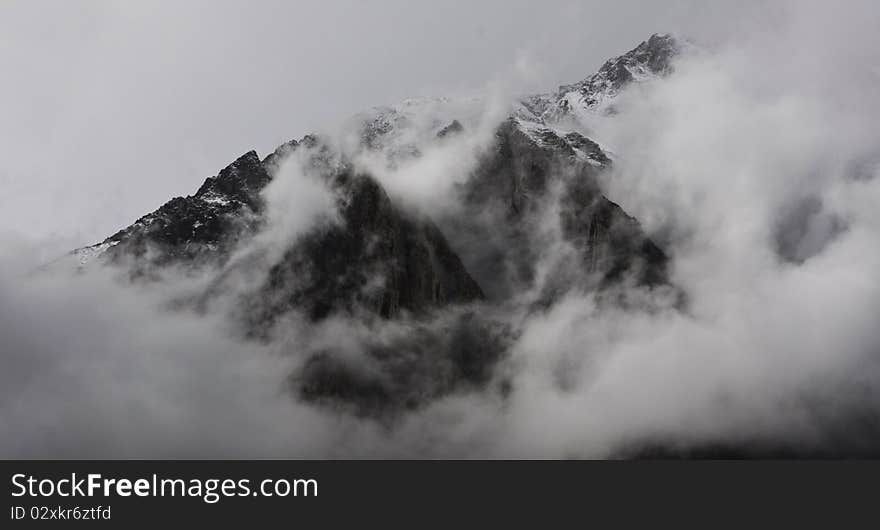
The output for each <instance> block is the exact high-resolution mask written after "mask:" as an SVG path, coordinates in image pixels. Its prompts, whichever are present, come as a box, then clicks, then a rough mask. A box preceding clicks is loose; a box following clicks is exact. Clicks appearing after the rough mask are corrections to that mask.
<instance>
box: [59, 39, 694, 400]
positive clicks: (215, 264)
mask: <svg viewBox="0 0 880 530" xmlns="http://www.w3.org/2000/svg"><path fill="white" fill-rule="evenodd" d="M677 50H678V47H677V44H676V43H675V41H674V40H673V39H672V38H671V37H668V36H656V35H655V36H652V37H651V38H650V39H649V40H648V41H646V42H644V43H642V44H641V45H639V47H637V48H636V49H634V50H632V51H631V52H629V53H627V54H625V55H623V56H621V57H618V58H615V59H612V60H611V61H608V62H607V63H606V64H605V65H604V66H603V67H602V69H601V70H600V71H599V72H597V73H596V74H594V75H592V76H590V77H588V78H587V79H585V80H584V81H582V82H580V83H575V84H573V85H567V86H563V87H561V88H560V89H559V91H557V92H556V93H555V94H550V95H539V96H533V97H531V98H526V99H525V100H523V101H522V102H521V104H518V105H516V106H515V107H514V108H512V109H511V113H510V114H509V116H508V117H507V118H506V119H503V120H502V121H501V122H500V123H497V124H496V125H495V127H494V133H493V134H492V136H491V138H490V140H489V142H488V144H487V145H486V146H485V147H484V148H483V149H482V150H481V151H480V154H479V156H478V157H477V160H476V163H475V165H474V166H473V167H471V168H470V169H469V170H467V174H466V175H449V178H450V179H452V180H454V181H457V182H460V184H459V185H458V186H457V187H456V194H455V196H456V199H455V202H456V206H455V208H453V209H452V210H450V211H449V212H450V213H447V214H442V213H441V214H438V216H437V218H436V219H434V220H431V219H428V218H426V216H424V215H423V214H422V213H420V212H418V211H416V210H414V208H413V207H412V206H411V205H407V204H403V203H401V202H400V201H399V200H398V199H397V198H392V197H390V196H389V194H388V193H387V192H386V190H385V189H384V187H383V186H382V184H381V183H380V182H379V181H378V180H377V179H376V178H375V177H374V176H373V175H371V174H370V173H369V171H367V170H365V169H364V168H363V167H361V166H359V165H358V164H357V163H356V159H357V157H358V156H360V154H362V153H364V152H370V153H381V154H383V155H384V156H385V160H386V161H387V164H388V169H389V170H390V171H393V170H395V168H397V167H399V166H401V165H405V164H407V163H409V162H411V161H413V160H418V159H419V158H420V157H422V156H423V152H425V151H426V150H430V149H434V148H435V147H436V146H449V145H456V144H454V142H456V141H459V140H461V139H462V138H464V139H466V138H468V135H472V134H474V131H473V127H474V125H473V122H468V121H467V120H466V118H465V115H464V114H462V112H461V109H465V108H473V107H476V108H479V107H480V105H481V104H482V103H481V101H480V100H474V99H472V100H468V101H465V102H464V103H463V104H459V103H457V102H453V101H452V100H448V99H445V98H439V99H433V100H407V101H405V102H403V103H401V104H399V105H395V106H392V107H386V108H382V109H378V110H376V111H373V112H372V113H369V114H366V115H362V116H360V117H359V118H358V119H359V120H360V125H359V126H358V127H359V128H358V129H357V131H358V134H357V135H356V136H357V138H356V142H357V146H356V149H355V151H354V152H351V151H346V150H345V149H341V148H339V147H335V144H333V142H330V141H327V139H322V138H319V137H317V136H313V135H309V136H306V137H304V138H302V139H301V140H298V141H297V140H292V141H290V142H287V143H285V144H282V145H281V146H279V147H278V148H277V149H276V150H275V151H274V152H273V153H271V154H269V155H268V156H267V157H266V158H265V159H263V160H260V159H259V157H258V156H257V154H256V152H254V151H250V152H248V153H246V154H245V155H243V156H241V157H239V158H238V159H237V160H235V161H234V162H233V163H232V164H230V165H229V166H228V167H226V168H224V169H223V170H222V171H220V172H219V173H218V174H217V175H216V176H214V177H210V178H208V179H207V180H206V181H205V182H204V184H202V186H201V187H200V188H199V189H198V190H197V191H196V193H195V194H194V195H192V196H189V197H178V198H175V199H172V200H171V201H169V202H168V203H166V204H165V205H163V206H161V207H160V208H159V209H157V210H156V211H154V212H152V213H150V214H147V215H145V216H144V217H142V218H140V219H139V220H137V221H136V222H135V223H134V224H132V225H131V226H129V227H127V228H125V229H123V230H121V231H119V232H117V233H116V234H114V235H112V236H110V237H108V238H107V239H106V240H104V241H103V242H101V243H100V244H98V245H94V246H92V247H86V248H84V249H78V250H76V251H74V254H75V255H76V256H77V257H78V258H79V260H80V262H81V263H83V264H86V263H87V262H89V261H93V260H95V259H96V257H97V259H98V260H99V261H100V262H102V263H106V264H111V265H115V266H120V267H123V268H124V269H125V270H128V271H129V272H130V274H131V276H132V277H133V278H138V279H147V280H155V279H159V278H160V277H161V274H157V272H161V271H162V270H164V268H166V267H169V266H174V267H178V268H182V269H184V270H200V271H205V270H207V271H209V274H213V275H214V276H215V279H214V281H212V282H209V286H208V288H207V289H206V291H205V293H204V294H203V295H202V296H200V297H198V299H199V302H198V306H199V307H205V306H206V305H207V304H210V303H211V301H212V300H214V299H217V298H219V297H222V296H227V297H228V296H229V294H228V293H235V298H234V304H233V305H234V306H235V307H237V309H236V310H235V311H234V312H233V314H234V315H235V318H236V319H237V321H238V322H239V323H243V324H244V329H245V330H246V335H247V336H249V337H251V338H252V339H257V340H267V339H268V338H269V337H271V335H272V332H273V329H275V328H276V327H277V326H279V325H282V324H281V323H282V322H283V321H284V320H283V318H282V317H285V316H287V315H291V314H296V315H301V316H303V317H304V318H305V319H307V320H308V321H310V322H312V323H316V324H318V323H321V322H323V321H326V320H332V319H334V318H353V319H355V320H354V321H353V323H357V325H361V324H363V325H367V326H373V325H375V324H374V322H375V320H376V319H378V320H379V321H383V320H384V321H393V322H395V324H394V325H395V326H397V327H395V328H394V329H397V330H398V332H395V334H392V335H393V336H392V337H391V338H389V337H384V336H383V337H376V338H370V339H365V340H363V341H362V342H361V343H360V345H359V346H358V349H359V351H358V353H357V356H358V357H359V358H361V359H368V364H371V365H373V368H371V369H369V370H366V371H365V370H364V369H363V367H362V366H361V367H358V366H356V365H357V363H355V364H352V363H351V361H350V358H351V352H345V351H341V350H340V351H337V350H336V349H334V348H326V347H318V348H316V349H307V351H305V352H300V354H302V355H305V356H306V357H307V359H308V360H307V362H305V364H304V365H303V368H302V370H301V371H300V372H299V373H297V374H294V377H293V378H292V381H293V382H294V383H295V385H296V388H297V389H298V390H297V391H298V392H299V393H300V395H301V396H302V397H304V398H306V399H310V400H313V401H316V402H322V403H347V404H349V405H352V406H353V410H355V411H356V412H357V413H359V414H384V413H385V412H386V411H388V410H401V408H403V409H408V408H413V407H418V406H421V405H423V404H424V403H426V402H427V401H429V400H431V399H434V398H436V397H439V396H442V395H444V394H447V393H450V392H454V391H458V390H460V389H462V388H472V387H473V386H474V385H476V386H485V385H489V384H494V383H499V384H500V382H499V381H498V380H496V379H497V377H496V376H495V375H494V372H493V366H494V365H495V364H496V363H497V362H499V361H500V360H501V359H503V358H504V355H505V351H506V350H505V348H506V344H508V343H509V338H510V337H511V336H513V335H515V334H516V333H517V331H516V330H515V329H513V330H512V329H510V328H509V327H508V326H507V325H505V324H502V323H501V322H499V321H497V320H496V319H495V317H494V316H489V315H492V314H493V313H494V312H498V311H503V310H504V309H502V308H504V307H508V306H509V304H511V303H513V304H522V303H525V304H526V306H525V307H526V310H527V311H533V310H540V308H542V307H547V306H549V305H552V304H553V303H555V301H556V300H557V299H558V298H559V297H561V296H563V295H564V294H565V293H566V292H567V291H570V290H579V291H589V290H596V289H599V290H601V289H605V288H607V287H611V286H614V285H617V284H619V283H621V282H625V283H627V284H632V285H636V286H640V287H641V288H653V287H655V286H658V285H663V284H665V283H666V281H667V280H666V272H665V269H666V262H667V258H666V256H665V255H664V253H663V251H662V250H661V249H659V248H658V247H657V246H656V245H654V243H653V242H652V241H651V240H650V238H649V237H648V236H647V235H646V234H645V233H644V231H643V230H642V228H641V226H640V225H639V223H638V221H637V220H635V219H634V218H632V217H631V216H629V215H627V214H626V212H624V211H623V209H622V208H620V206H619V205H617V204H615V203H614V202H612V201H610V200H608V199H607V198H606V197H605V196H604V195H603V194H602V191H601V187H600V185H599V181H598V179H597V177H598V176H599V174H600V173H601V172H603V171H605V170H607V168H609V167H610V166H611V164H612V160H611V158H610V157H609V156H608V154H607V153H605V152H604V151H603V149H602V148H601V146H600V145H599V144H597V143H596V142H594V141H592V140H590V139H589V138H587V137H585V136H584V135H583V134H582V133H581V132H578V131H577V130H576V128H572V127H571V126H570V125H571V123H568V124H566V123H563V122H565V121H566V120H568V119H569V118H571V119H572V120H576V119H577V117H578V115H580V114H582V113H584V112H595V111H597V109H604V111H607V110H608V109H610V108H611V106H610V105H611V103H612V102H613V100H614V97H615V96H616V95H617V94H618V93H619V92H620V91H621V90H623V89H625V87H626V86H627V85H629V84H631V83H633V82H638V81H641V80H645V79H648V78H650V77H652V76H660V75H665V74H666V73H668V72H669V71H670V69H671V61H672V60H673V58H674V56H675V54H676V53H677ZM426 109H429V110H430V112H426ZM449 109H452V111H451V112H450V111H449ZM289 161H293V162H294V163H300V164H302V167H301V169H302V170H303V171H304V172H306V173H308V174H310V175H312V176H313V177H315V178H317V179H319V181H320V182H321V183H322V185H323V186H325V187H326V189H327V190H328V192H329V193H330V194H331V195H332V197H333V201H334V205H335V206H334V209H335V213H336V215H335V216H334V218H333V219H332V220H329V221H328V220H324V221H322V222H318V223H316V224H315V226H313V227H311V228H309V229H308V230H307V231H306V232H305V233H303V234H300V235H298V236H296V237H293V238H291V239H289V240H281V241H275V242H274V243H273V244H274V245H276V246H278V248H277V249H275V250H277V252H265V249H262V250H260V249H255V248H252V243H253V242H254V241H256V240H258V236H259V234H260V233H261V232H262V231H263V229H264V228H265V227H266V226H267V224H269V223H270V222H271V219H269V218H268V217H267V216H268V213H267V207H266V200H265V199H266V197H265V195H266V193H267V189H268V187H269V185H270V184H271V183H272V182H273V181H274V180H275V179H278V178H287V177H285V176H283V170H282V168H283V167H284V165H285V164H286V163H288V162H289ZM266 256H272V257H271V258H268V257H266ZM266 260H268V262H267V261H266ZM242 279H244V280H245V281H241V280H242ZM242 285H244V286H246V287H242ZM474 304H482V305H477V306H474ZM475 307H476V308H477V309H475ZM502 320H503V319H502ZM401 330H402V331H401ZM456 337H457V338H456ZM343 349H344V348H343ZM346 359H349V360H346ZM501 386H503V385H501Z"/></svg>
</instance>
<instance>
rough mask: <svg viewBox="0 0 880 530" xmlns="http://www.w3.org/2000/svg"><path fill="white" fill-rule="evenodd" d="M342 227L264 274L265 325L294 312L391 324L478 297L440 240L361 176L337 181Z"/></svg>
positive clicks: (327, 230)
mask: <svg viewBox="0 0 880 530" xmlns="http://www.w3.org/2000/svg"><path fill="white" fill-rule="evenodd" d="M335 187H336V188H337V191H338V193H339V208H340V213H341V217H342V222H341V223H338V224H337V223H332V224H329V225H326V226H322V227H320V228H318V229H316V230H314V231H312V232H311V233H309V234H307V235H306V236H305V237H304V238H303V239H302V240H301V241H300V242H298V244H296V245H295V246H293V247H292V248H291V249H290V250H289V251H288V252H287V254H286V255H285V256H284V259H282V260H281V262H280V263H278V264H277V265H275V266H274V267H273V268H272V270H271V271H270V273H269V280H268V283H267V285H266V286H265V288H264V289H263V291H262V292H261V293H260V298H261V299H262V300H263V301H264V308H265V313H264V315H263V318H264V319H271V316H272V315H278V314H282V313H284V312H286V311H288V310H290V309H292V308H300V309H302V310H303V311H304V312H305V313H306V314H307V315H309V317H310V318H312V319H314V320H320V319H322V318H325V317H327V316H329V315H331V314H333V313H337V312H343V313H348V314H351V313H354V312H356V311H357V310H359V309H366V310H367V311H369V312H372V313H375V314H378V315H380V316H382V317H383V318H393V317H397V316H399V315H401V313H403V312H409V313H414V314H424V313H425V312H427V311H429V310H431V309H435V308H439V307H443V306H445V305H448V304H458V303H465V302H471V301H474V300H479V299H482V298H483V292H482V290H481V289H480V287H479V285H477V283H476V282H475V281H474V280H473V279H472V278H471V277H470V275H469V274H468V272H467V271H466V270H465V268H464V266H463V265H462V263H461V260H460V259H459V258H458V256H457V255H456V254H455V252H453V251H452V249H451V248H450V247H449V244H448V243H447V241H446V238H445V237H444V236H443V234H442V233H440V231H439V230H438V229H437V227H436V226H435V225H434V224H433V223H431V222H430V221H429V220H427V219H422V218H420V217H418V216H416V215H412V214H407V213H405V212H403V211H401V210H400V209H399V208H397V207H396V206H395V205H394V204H392V202H391V200H390V199H389V198H388V195H387V194H386V193H385V191H384V190H383V189H382V188H381V186H379V184H378V183H377V182H376V181H375V180H374V179H372V178H371V177H368V176H365V175H351V174H350V173H343V174H341V175H339V176H338V177H336V179H335Z"/></svg>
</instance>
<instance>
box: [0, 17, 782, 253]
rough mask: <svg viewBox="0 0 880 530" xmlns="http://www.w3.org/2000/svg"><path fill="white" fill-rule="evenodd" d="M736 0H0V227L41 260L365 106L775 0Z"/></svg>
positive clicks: (544, 80)
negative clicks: (241, 159)
mask: <svg viewBox="0 0 880 530" xmlns="http://www.w3.org/2000/svg"><path fill="white" fill-rule="evenodd" d="M739 4H741V2H723V3H722V2H717V3H712V2H706V1H702V0H699V1H690V0H680V1H665V2H636V1H615V2H600V1H553V2H546V1H545V2H523V1H518V0H516V1H511V0H503V1H496V0H490V1H479V2H472V1H461V2H458V1H446V2H413V1H408V0H407V1H396V0H383V1H377V2H343V1H332V2H327V1H322V2H311V1H293V2H290V1H283V2H282V1H269V0H266V1H248V2H244V1H233V2H230V1H217V0H212V1H184V2H179V1H166V2H162V1H158V2H153V1H151V2H128V1H126V2H109V1H108V2H104V1H96V0H91V1H86V0H78V1H56V2H50V1H37V0H23V1H15V0H4V1H3V2H0V71H2V72H4V83H2V84H0V236H3V237H4V239H12V240H13V241H18V242H23V243H26V244H27V245H30V246H32V247H33V246H34V245H36V247H38V248H39V249H40V251H41V253H42V254H45V255H46V257H50V256H51V255H52V254H53V253H57V252H59V251H63V250H65V249H66V248H69V246H70V245H74V246H77V245H85V244H90V243H93V242H95V241H98V240H100V239H103V238H104V237H106V236H107V235H109V234H111V233H113V232H115V231H116V230H118V229H119V228H122V227H123V226H126V225H128V224H130V223H131V222H132V221H133V220H134V219H136V218H137V217H139V216H141V215H143V214H145V213H147V212H149V211H152V210H153V209H155V208H156V207H158V206H159V205H161V204H162V203H163V202H165V201H166V200H168V199H169V198H171V197H172V196H175V195H187V194H190V193H193V192H194V191H195V189H196V188H197V187H198V185H199V184H200V183H201V182H202V181H203V179H204V178H206V177H208V176H210V175H213V174H216V172H217V171H219V170H220V169H222V168H223V167H224V166H225V165H227V164H228V163H229V162H230V161H231V160H233V159H235V158H236V157H237V156H238V155H240V154H242V153H244V152H246V151H248V150H250V149H256V150H257V151H258V152H259V153H260V154H261V155H264V154H265V153H266V152H267V151H269V150H271V149H272V148H274V147H275V146H276V145H277V144H279V143H281V142H283V141H286V140H287V139H289V138H293V137H297V138H298V137H300V136H302V135H303V134H305V133H308V132H311V131H315V130H321V129H325V128H330V127H333V126H334V125H335V124H337V123H339V122H340V121H341V120H343V119H345V118H346V117H348V116H350V115H351V114H353V113H356V112H358V111H361V110H364V109H366V108H369V107H372V106H375V105H380V104H384V103H392V102H394V101H397V100H400V99H402V98H405V97H409V96H417V95H443V94H450V93H459V92H472V91H478V90H480V89H481V88H483V87H485V86H486V85H487V83H498V82H503V83H507V84H508V85H509V88H510V89H512V90H515V91H523V92H526V91H539V90H549V89H552V88H554V87H555V86H556V85H558V84H561V83H565V82H573V81H576V80H579V79H581V78H583V77H585V76H586V75H588V74H589V73H591V72H592V71H594V70H595V69H596V68H597V67H598V66H599V65H601V63H602V62H603V61H604V60H605V59H607V58H608V57H610V56H613V55H616V54H619V53H621V52H624V51H626V50H628V49H630V48H632V47H634V46H635V45H636V44H638V43H639V42H640V41H642V40H644V39H645V38H646V37H647V36H649V35H650V34H651V33H653V32H676V33H679V34H683V35H685V36H690V37H693V38H696V39H699V40H700V41H702V42H705V43H709V44H711V43H712V42H713V41H719V40H723V39H724V38H725V36H726V35H729V34H731V33H736V32H741V31H743V30H745V29H749V28H751V29H753V28H756V27H760V26H766V25H768V24H772V23H773V21H774V20H775V17H776V16H777V15H778V12H780V10H781V9H782V8H781V7H780V6H781V3H780V2H770V3H765V2H752V3H749V4H748V8H747V9H746V8H743V7H740V6H739ZM767 6H770V7H767Z"/></svg>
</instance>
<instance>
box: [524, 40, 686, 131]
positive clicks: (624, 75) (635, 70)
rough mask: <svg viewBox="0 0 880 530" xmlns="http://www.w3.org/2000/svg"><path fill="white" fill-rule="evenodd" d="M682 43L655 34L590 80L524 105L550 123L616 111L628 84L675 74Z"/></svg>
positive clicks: (606, 64)
mask: <svg viewBox="0 0 880 530" xmlns="http://www.w3.org/2000/svg"><path fill="white" fill-rule="evenodd" d="M682 42H683V41H682V40H681V39H678V38H676V37H674V36H672V35H670V34H654V35H651V37H650V38H649V39H648V40H646V41H644V42H642V43H641V44H639V45H638V46H636V47H635V48H633V49H632V50H630V51H628V52H626V53H625V54H623V55H620V56H618V57H614V58H613V59H609V60H608V61H606V62H605V63H604V64H603V65H602V67H601V68H599V71H597V72H596V73H595V74H593V75H591V76H589V77H587V78H586V79H584V80H582V81H579V82H577V83H573V84H570V85H562V86H560V87H559V88H558V89H557V90H556V91H555V92H553V93H550V94H539V95H536V96H531V97H528V98H525V99H524V100H523V102H522V103H523V105H524V106H525V107H526V109H528V111H529V113H530V114H531V115H532V116H533V117H534V118H536V119H538V120H539V121H542V122H547V123H553V122H557V121H560V120H561V119H562V118H564V117H566V116H571V115H574V116H577V115H578V114H579V113H581V112H584V111H588V112H613V108H611V107H610V103H611V101H612V100H613V99H614V98H615V96H617V95H618V94H619V93H620V91H621V90H623V89H624V88H626V87H627V86H628V85H630V84H631V83H634V82H643V81H649V80H651V79H656V78H658V77H662V76H665V75H668V74H669V73H670V72H671V71H672V63H673V60H674V59H675V57H676V56H677V55H678V54H679V53H680V52H681V51H682V49H683V44H682Z"/></svg>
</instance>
